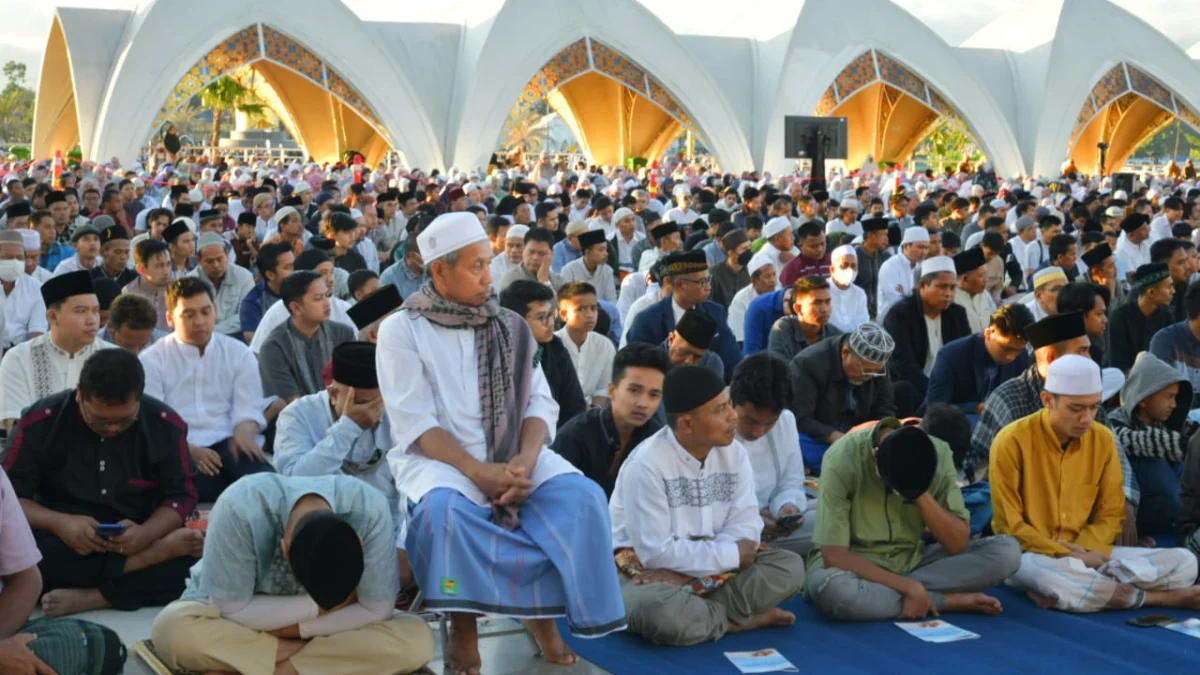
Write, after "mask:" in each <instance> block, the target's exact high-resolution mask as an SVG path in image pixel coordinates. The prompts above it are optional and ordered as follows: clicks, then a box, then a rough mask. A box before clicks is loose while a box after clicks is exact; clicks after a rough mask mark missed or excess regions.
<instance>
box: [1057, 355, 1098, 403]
mask: <svg viewBox="0 0 1200 675" xmlns="http://www.w3.org/2000/svg"><path fill="white" fill-rule="evenodd" d="M1042 388H1043V389H1045V390H1046V391H1048V392H1050V393H1051V394H1065V395H1067V396H1094V395H1095V394H1099V393H1100V392H1102V391H1103V390H1104V382H1103V380H1102V378H1101V376H1100V366H1099V365H1097V364H1096V362H1095V361H1093V360H1092V359H1090V358H1088V357H1086V356H1080V355H1078V354H1065V355H1063V356H1060V357H1058V358H1057V359H1054V361H1053V362H1051V363H1050V367H1049V368H1047V369H1046V384H1045V386H1043V387H1042Z"/></svg>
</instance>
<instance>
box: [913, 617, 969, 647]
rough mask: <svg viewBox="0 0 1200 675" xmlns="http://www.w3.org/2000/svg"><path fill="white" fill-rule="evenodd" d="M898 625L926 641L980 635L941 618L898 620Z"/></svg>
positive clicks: (953, 639) (951, 639)
mask: <svg viewBox="0 0 1200 675" xmlns="http://www.w3.org/2000/svg"><path fill="white" fill-rule="evenodd" d="M896 625H897V626H898V627H899V628H900V629H901V630H903V631H904V632H905V633H908V634H909V635H912V636H913V637H917V638H921V639H922V640H924V641H925V642H958V641H959V640H974V639H975V638H977V637H979V634H977V633H972V632H971V631H969V630H963V629H962V628H959V627H958V626H955V625H953V624H949V623H946V622H945V621H942V620H941V619H934V620H932V621H913V622H911V623H904V622H900V621H897V622H896Z"/></svg>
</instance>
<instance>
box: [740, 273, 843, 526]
mask: <svg viewBox="0 0 1200 675" xmlns="http://www.w3.org/2000/svg"><path fill="white" fill-rule="evenodd" d="M860 290H861V289H860ZM738 441H739V442H740V443H741V444H742V447H744V448H746V454H747V455H748V456H749V458H750V466H751V467H753V469H754V496H755V498H756V499H757V500H758V508H759V510H762V509H766V510H768V511H770V512H771V513H772V514H777V513H779V509H781V508H783V505H784V504H793V505H795V507H796V508H798V509H800V513H804V511H805V510H806V509H807V507H808V495H807V494H805V492H804V457H803V456H802V455H801V454H800V437H799V435H798V434H797V432H796V417H795V415H793V414H792V411H790V410H784V411H783V413H782V414H781V415H780V416H779V421H778V422H776V423H775V426H773V427H771V430H770V431H768V432H767V433H766V435H764V436H763V437H762V438H760V439H758V440H757V441H747V440H746V439H744V438H742V437H741V436H738Z"/></svg>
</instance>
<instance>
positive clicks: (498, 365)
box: [404, 282, 537, 530]
mask: <svg viewBox="0 0 1200 675" xmlns="http://www.w3.org/2000/svg"><path fill="white" fill-rule="evenodd" d="M404 309H407V310H409V311H412V312H413V313H415V314H417V315H419V316H422V317H425V319H427V320H428V321H429V322H430V323H433V324H436V325H438V326H441V327H443V328H453V329H458V330H468V329H469V330H473V331H475V367H476V371H477V372H478V374H479V399H480V403H481V404H482V408H483V433H484V438H485V439H486V441H487V461H488V462H502V463H507V462H508V461H509V460H511V459H512V458H513V457H515V456H516V455H517V453H518V452H520V449H521V448H520V438H521V422H522V420H523V419H524V416H525V408H526V407H528V405H529V393H530V389H531V388H532V380H533V365H534V363H533V361H534V352H535V350H536V348H537V345H536V344H535V343H534V339H533V333H532V332H531V331H530V330H529V326H528V324H526V323H525V319H524V318H522V317H521V316H520V315H519V314H517V313H516V312H512V311H509V310H505V309H502V308H501V307H500V303H499V301H498V300H497V299H496V294H495V292H493V293H492V294H491V296H490V297H488V299H487V302H485V303H483V304H482V305H480V306H478V307H472V306H469V305H461V304H459V303H456V302H451V301H450V300H447V299H445V298H443V297H442V296H441V295H440V294H438V292H437V291H436V290H434V288H433V284H432V283H431V282H426V283H425V284H424V285H422V286H421V289H420V290H419V291H417V292H416V293H413V294H411V295H409V296H408V298H407V299H405V301H404ZM492 508H493V515H494V517H495V519H496V523H497V524H498V525H500V526H501V527H503V528H505V529H507V530H512V529H515V528H516V527H517V525H518V524H519V522H520V521H519V519H518V517H517V509H516V507H514V506H498V505H493V507H492Z"/></svg>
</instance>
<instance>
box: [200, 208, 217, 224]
mask: <svg viewBox="0 0 1200 675" xmlns="http://www.w3.org/2000/svg"><path fill="white" fill-rule="evenodd" d="M221 217H222V216H221V212H220V211H219V210H217V209H203V210H201V211H200V213H197V214H196V219H197V220H199V221H200V222H202V223H203V222H204V221H206V220H218V219H220V218H221Z"/></svg>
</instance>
